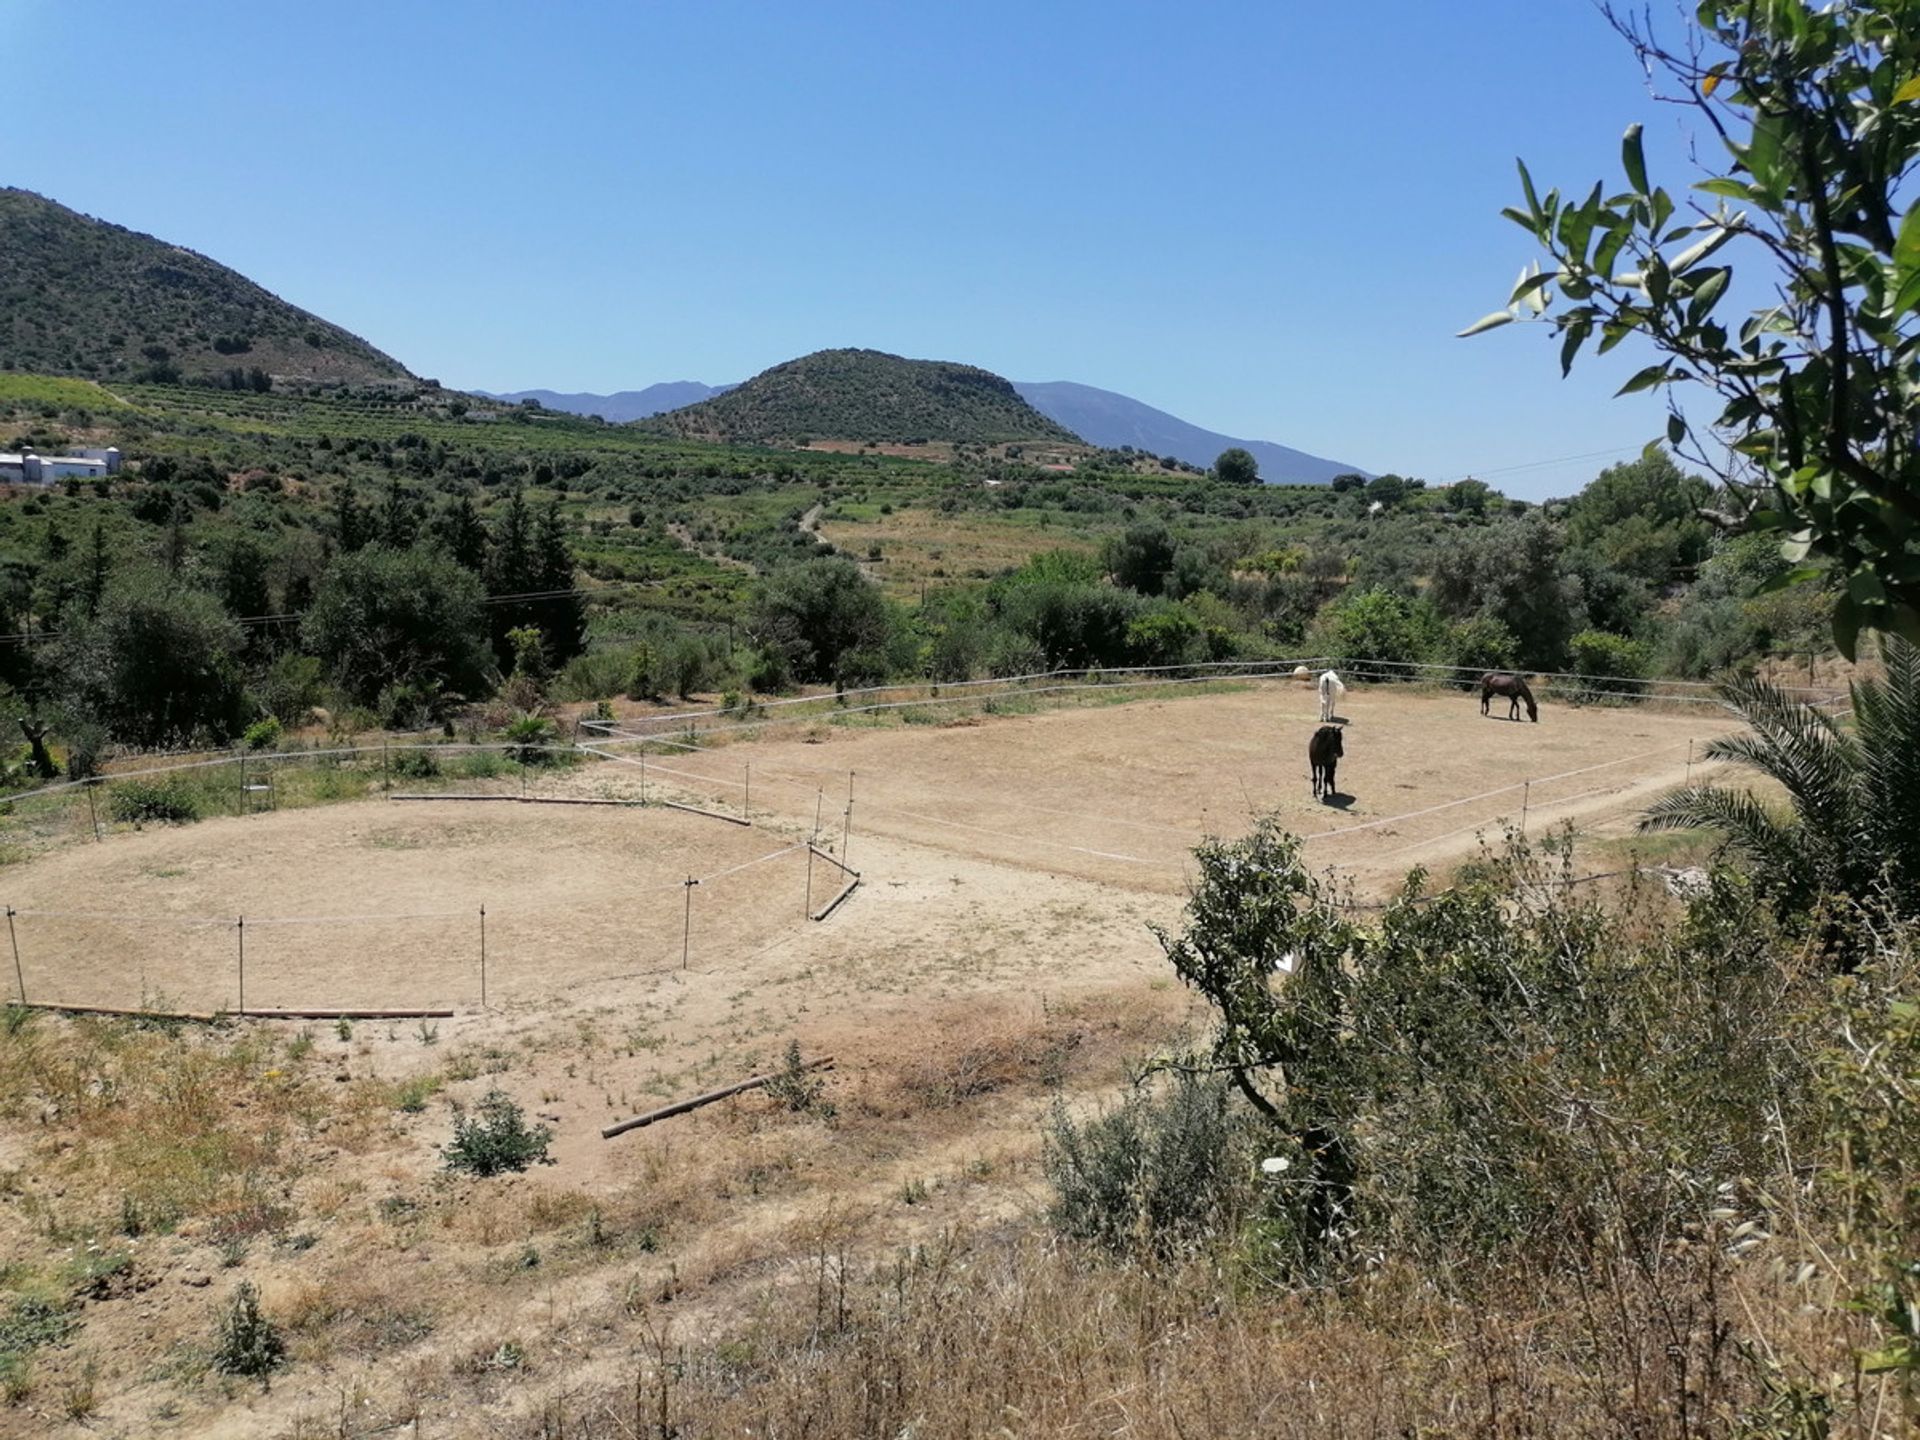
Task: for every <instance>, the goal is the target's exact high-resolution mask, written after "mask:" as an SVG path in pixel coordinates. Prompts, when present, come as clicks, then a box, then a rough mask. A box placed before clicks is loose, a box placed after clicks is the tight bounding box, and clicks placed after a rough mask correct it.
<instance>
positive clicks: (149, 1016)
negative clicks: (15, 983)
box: [14, 1000, 222, 1025]
mask: <svg viewBox="0 0 1920 1440" xmlns="http://www.w3.org/2000/svg"><path fill="white" fill-rule="evenodd" d="M14 1003H16V1004H21V1005H24V1007H25V1008H26V1009H28V1010H51V1011H53V1012H54V1013H55V1014H57V1015H117V1016H124V1017H125V1018H127V1019H129V1020H191V1021H194V1022H196V1023H197V1024H201V1025H210V1024H212V1023H213V1022H214V1021H215V1020H218V1019H221V1018H222V1017H221V1016H219V1015H214V1014H211V1013H209V1012H207V1011H204V1010H130V1009H128V1008H127V1007H126V1006H124V1005H60V1004H53V1003H48V1002H47V1001H44V1000H31V1001H16V1002H14Z"/></svg>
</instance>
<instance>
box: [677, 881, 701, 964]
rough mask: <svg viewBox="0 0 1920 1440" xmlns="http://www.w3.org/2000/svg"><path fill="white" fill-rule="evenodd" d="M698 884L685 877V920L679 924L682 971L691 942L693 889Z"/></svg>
mask: <svg viewBox="0 0 1920 1440" xmlns="http://www.w3.org/2000/svg"><path fill="white" fill-rule="evenodd" d="M699 883H700V882H699V881H698V880H696V879H694V878H693V876H691V875H689V876H687V910H686V916H685V918H684V919H682V920H681V922H680V968H681V969H682V970H685V969H686V968H687V951H688V949H689V947H690V946H691V944H692V941H693V887H694V886H696V885H698V884H699Z"/></svg>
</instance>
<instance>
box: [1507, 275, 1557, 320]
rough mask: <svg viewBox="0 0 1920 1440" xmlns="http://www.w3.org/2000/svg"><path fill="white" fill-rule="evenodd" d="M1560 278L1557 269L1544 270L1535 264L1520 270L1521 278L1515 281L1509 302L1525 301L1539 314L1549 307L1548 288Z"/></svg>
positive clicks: (1514, 303)
mask: <svg viewBox="0 0 1920 1440" xmlns="http://www.w3.org/2000/svg"><path fill="white" fill-rule="evenodd" d="M1559 278H1560V276H1559V274H1558V272H1556V271H1546V272H1542V271H1541V269H1540V267H1539V265H1538V264H1535V265H1533V266H1531V267H1530V268H1528V269H1526V270H1522V271H1521V272H1520V278H1519V279H1518V280H1516V281H1515V282H1514V286H1513V294H1512V295H1511V296H1510V297H1508V303H1509V304H1512V305H1518V304H1520V302H1521V301H1523V300H1524V301H1525V302H1526V303H1527V305H1528V307H1529V308H1530V309H1531V310H1532V311H1533V313H1534V314H1536V315H1538V314H1539V313H1540V312H1541V311H1542V310H1545V309H1546V308H1547V297H1546V294H1545V293H1544V292H1545V291H1546V288H1547V287H1548V286H1549V285H1551V284H1553V282H1554V281H1556V280H1558V279H1559Z"/></svg>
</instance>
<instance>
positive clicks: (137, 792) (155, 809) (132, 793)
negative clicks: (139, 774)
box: [107, 780, 200, 825]
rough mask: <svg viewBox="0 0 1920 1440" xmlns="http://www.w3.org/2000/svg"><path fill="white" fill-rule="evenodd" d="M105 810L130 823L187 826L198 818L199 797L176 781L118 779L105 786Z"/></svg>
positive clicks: (114, 816) (115, 817) (117, 818)
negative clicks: (106, 789) (149, 822)
mask: <svg viewBox="0 0 1920 1440" xmlns="http://www.w3.org/2000/svg"><path fill="white" fill-rule="evenodd" d="M107 809H108V811H109V813H110V814H112V816H113V818H114V819H116V820H119V821H123V822H125V823H127V824H130V825H143V824H145V823H146V822H148V821H150V820H151V821H153V822H155V823H157V824H163V825H187V824H191V823H192V822H193V821H195V820H198V819H199V818H200V799H199V797H198V796H197V795H195V794H194V793H193V792H192V791H191V790H189V789H187V788H186V786H184V785H182V784H181V783H180V782H179V781H177V780H166V781H155V780H121V781H118V782H116V783H115V784H113V785H112V786H111V787H110V788H109V789H108V792H107Z"/></svg>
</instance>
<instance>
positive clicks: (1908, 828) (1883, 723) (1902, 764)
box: [1852, 635, 1920, 908]
mask: <svg viewBox="0 0 1920 1440" xmlns="http://www.w3.org/2000/svg"><path fill="white" fill-rule="evenodd" d="M1881 658H1882V660H1883V661H1884V663H1885V666H1886V672H1887V673H1886V678H1885V679H1884V680H1862V681H1859V682H1857V683H1855V684H1854V686H1853V687H1852V690H1853V711H1854V725H1855V732H1856V734H1857V736H1858V739H1857V742H1856V743H1857V748H1858V750H1859V754H1860V784H1861V790H1862V797H1861V800H1862V805H1861V808H1862V810H1863V812H1864V813H1863V821H1864V825H1863V828H1864V829H1865V831H1866V839H1865V843H1866V845H1867V847H1868V849H1869V851H1870V853H1872V854H1874V855H1876V856H1878V857H1880V858H1881V859H1883V860H1884V861H1885V862H1886V864H1887V868H1888V869H1889V871H1890V872H1891V873H1892V876H1893V881H1894V885H1895V888H1896V889H1897V890H1900V891H1902V892H1903V896H1904V900H1903V903H1904V905H1905V906H1907V907H1912V908H1920V648H1916V647H1915V646H1914V645H1913V644H1911V643H1910V642H1909V641H1907V640H1904V639H1902V638H1900V637H1899V636H1897V635H1889V636H1887V637H1885V639H1884V640H1883V641H1882V645H1881Z"/></svg>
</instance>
